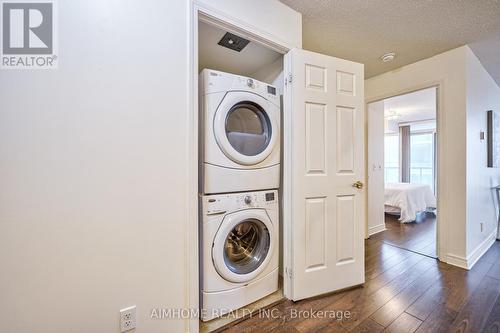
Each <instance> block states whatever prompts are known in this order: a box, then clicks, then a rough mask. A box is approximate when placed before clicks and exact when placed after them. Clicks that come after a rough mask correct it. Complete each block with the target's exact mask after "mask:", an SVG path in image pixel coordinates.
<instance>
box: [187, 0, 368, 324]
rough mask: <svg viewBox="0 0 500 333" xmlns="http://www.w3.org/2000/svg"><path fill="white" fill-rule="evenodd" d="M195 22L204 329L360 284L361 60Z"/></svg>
mask: <svg viewBox="0 0 500 333" xmlns="http://www.w3.org/2000/svg"><path fill="white" fill-rule="evenodd" d="M216 2H217V1H216ZM221 2H224V1H221ZM224 3H226V2H224ZM272 3H274V2H272ZM227 4H228V5H231V4H232V2H227ZM240 5H241V4H240ZM259 6H264V7H265V6H271V5H268V4H266V5H259ZM272 6H274V5H272ZM272 6H271V7H272ZM233 9H234V8H233ZM248 10H249V12H250V11H251V10H252V6H250V5H249V7H248ZM273 10H274V9H273ZM250 14H252V15H253V16H254V21H259V19H256V17H258V15H261V14H260V13H257V12H253V13H250ZM262 15H264V16H265V13H262ZM271 16H272V15H271ZM271 16H268V17H267V18H266V19H264V20H260V21H262V22H264V23H266V22H268V23H269V22H272V20H273V18H272V17H271ZM194 19H195V24H194V26H195V27H196V29H195V31H194V33H195V38H194V41H195V43H196V44H195V48H194V49H195V50H196V51H195V54H194V56H193V57H194V62H193V77H194V79H193V80H194V83H195V85H194V86H195V87H196V88H195V89H194V90H195V91H196V94H195V95H196V96H193V98H196V102H195V103H194V104H195V105H196V106H197V108H196V111H193V112H196V114H195V116H193V119H194V120H195V123H196V126H195V127H196V138H197V145H196V146H197V156H198V158H197V167H198V170H197V178H198V211H199V215H198V221H197V226H196V229H197V230H196V231H197V241H198V245H199V251H198V256H197V258H196V259H197V260H196V262H191V263H190V267H191V269H192V271H194V272H196V273H197V276H198V277H199V279H198V280H197V281H198V288H197V289H196V291H197V292H198V295H199V299H198V300H197V302H192V303H191V304H196V306H197V307H199V309H200V317H199V319H200V321H199V323H200V327H199V329H200V331H202V332H211V331H215V330H218V329H220V328H221V327H224V326H225V325H228V324H230V323H231V322H232V321H235V320H239V319H241V318H242V317H244V316H248V315H249V314H250V313H254V314H255V313H256V311H257V313H258V310H259V309H263V308H266V307H268V306H270V305H271V304H275V303H277V302H279V301H280V300H282V299H284V298H286V299H291V300H293V301H297V300H300V299H305V298H309V297H313V296H318V295H321V294H325V293H330V292H332V291H335V290H340V289H343V288H347V287H351V286H355V285H360V284H362V283H364V243H363V242H364V226H365V223H364V220H365V210H364V200H365V199H364V192H363V182H364V181H365V179H364V152H363V143H364V137H363V135H364V100H363V96H364V94H363V89H364V88H363V83H364V76H363V66H362V65H360V64H356V63H353V62H350V61H346V60H342V59H337V58H333V57H329V56H325V55H321V54H317V53H313V52H309V51H305V50H302V49H299V48H296V46H294V45H291V44H290V43H288V42H286V41H284V40H282V39H280V38H276V36H275V35H274V34H273V32H272V31H271V32H269V31H268V32H266V31H262V30H261V29H258V28H256V27H255V26H253V25H251V24H247V23H246V22H245V20H239V19H236V18H235V17H232V16H231V15H225V14H224V13H221V12H219V11H213V10H212V8H209V7H204V6H200V7H199V8H195V15H194ZM278 23H279V22H278ZM271 26H273V24H271ZM278 26H279V24H277V25H276V27H278ZM283 31H285V30H283ZM194 72H196V73H194ZM191 230H193V229H191ZM193 289H195V288H194V287H193ZM193 289H192V290H193ZM228 313H229V315H228Z"/></svg>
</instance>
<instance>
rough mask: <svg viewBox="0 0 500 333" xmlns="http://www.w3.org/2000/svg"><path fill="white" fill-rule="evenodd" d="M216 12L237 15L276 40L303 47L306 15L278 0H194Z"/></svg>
mask: <svg viewBox="0 0 500 333" xmlns="http://www.w3.org/2000/svg"><path fill="white" fill-rule="evenodd" d="M194 2H195V3H197V4H198V5H199V6H201V7H203V8H206V9H207V10H209V11H213V12H214V13H219V14H223V15H225V16H229V17H234V18H236V20H235V21H234V23H237V21H240V22H246V23H250V25H251V26H252V27H253V29H255V31H256V32H259V33H260V35H262V36H265V37H266V38H268V39H269V40H271V41H273V42H278V43H280V44H281V45H286V46H287V47H288V48H294V47H295V48H301V47H302V15H301V14H300V13H298V12H296V11H294V10H293V9H291V8H290V7H287V6H286V5H284V4H282V3H281V2H279V1H277V0H252V1H248V0H194Z"/></svg>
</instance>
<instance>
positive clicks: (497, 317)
mask: <svg viewBox="0 0 500 333" xmlns="http://www.w3.org/2000/svg"><path fill="white" fill-rule="evenodd" d="M393 229H395V230H396V232H395V233H394V235H393V236H392V239H397V238H398V237H402V235H403V231H402V229H401V228H399V227H398V226H395V227H394V228H393ZM414 230H415V229H411V232H413V231H414ZM381 238H382V236H378V238H377V239H369V240H367V241H366V244H367V246H366V251H367V252H366V253H367V256H366V257H367V258H370V259H369V260H368V259H367V265H369V268H370V271H369V276H370V277H371V278H370V279H367V280H366V283H365V284H364V286H363V287H357V288H353V289H350V290H345V291H342V292H338V293H333V294H329V295H324V296H322V297H316V298H313V299H308V300H303V301H299V302H292V301H284V302H281V303H280V304H277V305H275V306H273V307H272V309H271V310H274V312H273V316H272V317H265V316H264V317H259V316H253V317H251V318H248V319H246V320H244V321H241V322H238V323H236V324H234V325H233V326H231V327H228V328H227V329H226V330H224V332H226V333H227V332H231V333H240V332H244V333H253V332H257V333H260V332H266V333H274V332H276V333H313V332H314V333H320V332H325V333H326V332H328V333H330V332H347V331H352V332H370V333H371V332H381V331H383V330H384V329H385V330H386V331H388V332H398V333H399V332H413V331H416V332H429V333H435V332H455V330H458V331H460V330H461V331H464V332H467V331H468V332H478V333H479V332H484V333H486V332H488V333H493V332H496V333H499V332H500V279H497V277H498V275H497V269H498V268H497V266H496V265H497V263H498V262H500V242H496V243H495V244H494V245H493V246H492V247H491V248H490V249H489V250H488V251H487V253H486V254H485V255H484V256H483V257H482V258H481V259H480V260H479V261H478V262H477V264H476V265H475V266H474V267H473V268H472V269H471V270H470V271H466V270H463V269H461V268H458V267H454V266H450V265H446V264H443V263H439V262H436V261H435V260H433V259H431V258H428V257H425V256H422V255H418V254H415V253H413V252H409V251H406V250H402V249H399V248H395V247H393V246H391V245H387V244H385V243H383V242H381V241H380V239H381ZM391 247H392V248H393V249H395V250H392V249H391ZM371 251H374V252H375V253H373V252H371ZM395 258H398V260H396V259H395ZM434 277H435V278H434ZM495 288H496V289H495ZM495 290H496V291H495ZM495 292H496V294H495ZM410 303H411V304H410ZM318 310H321V311H344V312H342V313H350V316H349V318H347V317H344V318H343V319H342V320H337V319H335V318H333V319H332V318H310V316H309V317H307V316H306V317H304V316H294V315H292V313H297V312H298V311H305V312H309V313H310V311H313V312H314V311H318ZM402 311H403V312H402ZM373 318H376V320H377V321H378V322H377V321H375V320H373ZM380 323H382V324H384V325H387V326H386V327H384V326H383V325H381V324H380Z"/></svg>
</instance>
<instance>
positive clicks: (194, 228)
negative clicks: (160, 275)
mask: <svg viewBox="0 0 500 333" xmlns="http://www.w3.org/2000/svg"><path fill="white" fill-rule="evenodd" d="M189 21H190V22H189V27H188V28H189V38H188V41H187V43H188V49H189V63H188V64H189V65H188V66H189V78H188V90H189V95H188V103H189V111H188V112H187V113H188V114H187V117H188V128H187V131H188V133H189V135H188V136H189V143H188V146H189V150H188V156H187V159H188V164H189V170H188V184H189V185H188V190H187V191H186V192H187V193H186V195H187V202H188V210H187V216H188V221H187V223H186V224H185V231H184V233H185V237H186V247H185V249H184V252H185V253H186V256H187V264H186V267H185V268H184V269H185V276H186V281H187V290H186V293H187V302H186V305H185V308H187V309H191V310H194V311H196V310H197V309H199V304H200V300H199V292H200V281H199V264H200V262H199V260H200V257H199V251H198V247H199V238H198V232H199V219H200V218H201V217H200V216H199V213H198V212H199V195H198V179H199V178H198V177H199V175H198V165H199V159H198V158H199V155H198V144H199V141H198V140H199V138H198V124H199V119H198V22H199V21H202V22H205V23H208V24H211V25H214V26H216V27H219V28H221V29H224V30H226V31H229V32H231V33H235V34H238V35H240V36H243V37H245V38H247V39H249V40H250V41H253V42H256V43H260V44H261V45H264V46H266V47H268V48H270V49H272V50H274V51H277V52H279V53H281V54H283V57H284V65H283V71H284V74H285V78H286V73H288V68H289V67H288V66H287V63H286V57H285V54H286V53H288V52H289V51H290V50H291V49H292V48H293V47H294V46H293V45H289V44H288V43H287V42H286V41H284V40H282V39H280V38H278V37H277V36H274V35H272V34H269V33H267V32H266V31H263V30H261V29H259V28H257V27H255V26H252V25H250V24H248V23H246V22H244V21H242V20H241V19H239V18H236V17H232V16H230V15H227V14H226V13H224V12H221V11H220V10H217V9H215V8H213V7H210V6H208V5H206V4H204V3H201V2H198V1H196V0H194V1H190V8H189ZM285 90H286V89H285ZM285 94H286V93H285V91H284V92H283V100H284V101H285V100H286V97H285ZM283 108H284V109H286V108H287V103H286V102H284V106H283ZM288 132H289V129H288V128H287V126H286V124H285V125H284V126H283V129H282V131H281V133H283V134H282V135H283V141H284V142H285V144H286V145H288V142H289V140H291V138H289V137H287V135H286V133H288ZM283 155H284V156H285V158H284V159H283V161H282V164H283V163H285V162H286V156H287V154H286V152H285V151H284V150H283ZM281 191H282V197H283V198H285V197H286V196H288V193H289V188H287V187H285V186H284V184H281ZM280 207H281V209H283V210H285V209H286V207H285V205H284V202H282V204H281V205H280ZM290 235H291V228H290V227H289V226H287V225H286V224H285V223H283V247H282V248H283V249H286V250H284V251H283V265H284V268H283V271H284V275H285V276H284V277H283V278H284V281H283V287H284V288H283V289H284V296H285V297H287V298H288V295H289V290H290V288H291V287H290V285H291V283H290V279H289V276H288V274H286V273H287V272H288V269H287V268H286V267H290V266H289V262H290V260H291V256H290V254H291V241H290V240H291V238H290ZM287 291H288V292H287ZM199 323H200V320H199V318H198V317H195V316H193V317H192V318H189V319H188V320H187V322H186V325H185V328H186V331H187V332H191V333H198V332H199Z"/></svg>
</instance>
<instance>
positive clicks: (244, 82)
mask: <svg viewBox="0 0 500 333" xmlns="http://www.w3.org/2000/svg"><path fill="white" fill-rule="evenodd" d="M199 82H200V139H201V140H202V142H200V166H201V168H202V170H200V176H201V177H202V180H201V181H200V186H201V188H200V192H201V193H205V194H212V193H228V192H241V191H254V190H261V189H274V188H279V182H280V165H279V164H280V99H279V96H278V94H277V89H276V87H273V86H271V85H268V84H266V83H263V82H259V81H257V80H254V79H251V78H247V77H243V76H238V75H233V74H228V73H224V72H219V71H214V70H210V69H204V70H203V71H202V72H201V74H200V80H199ZM201 162H202V163H201Z"/></svg>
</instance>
